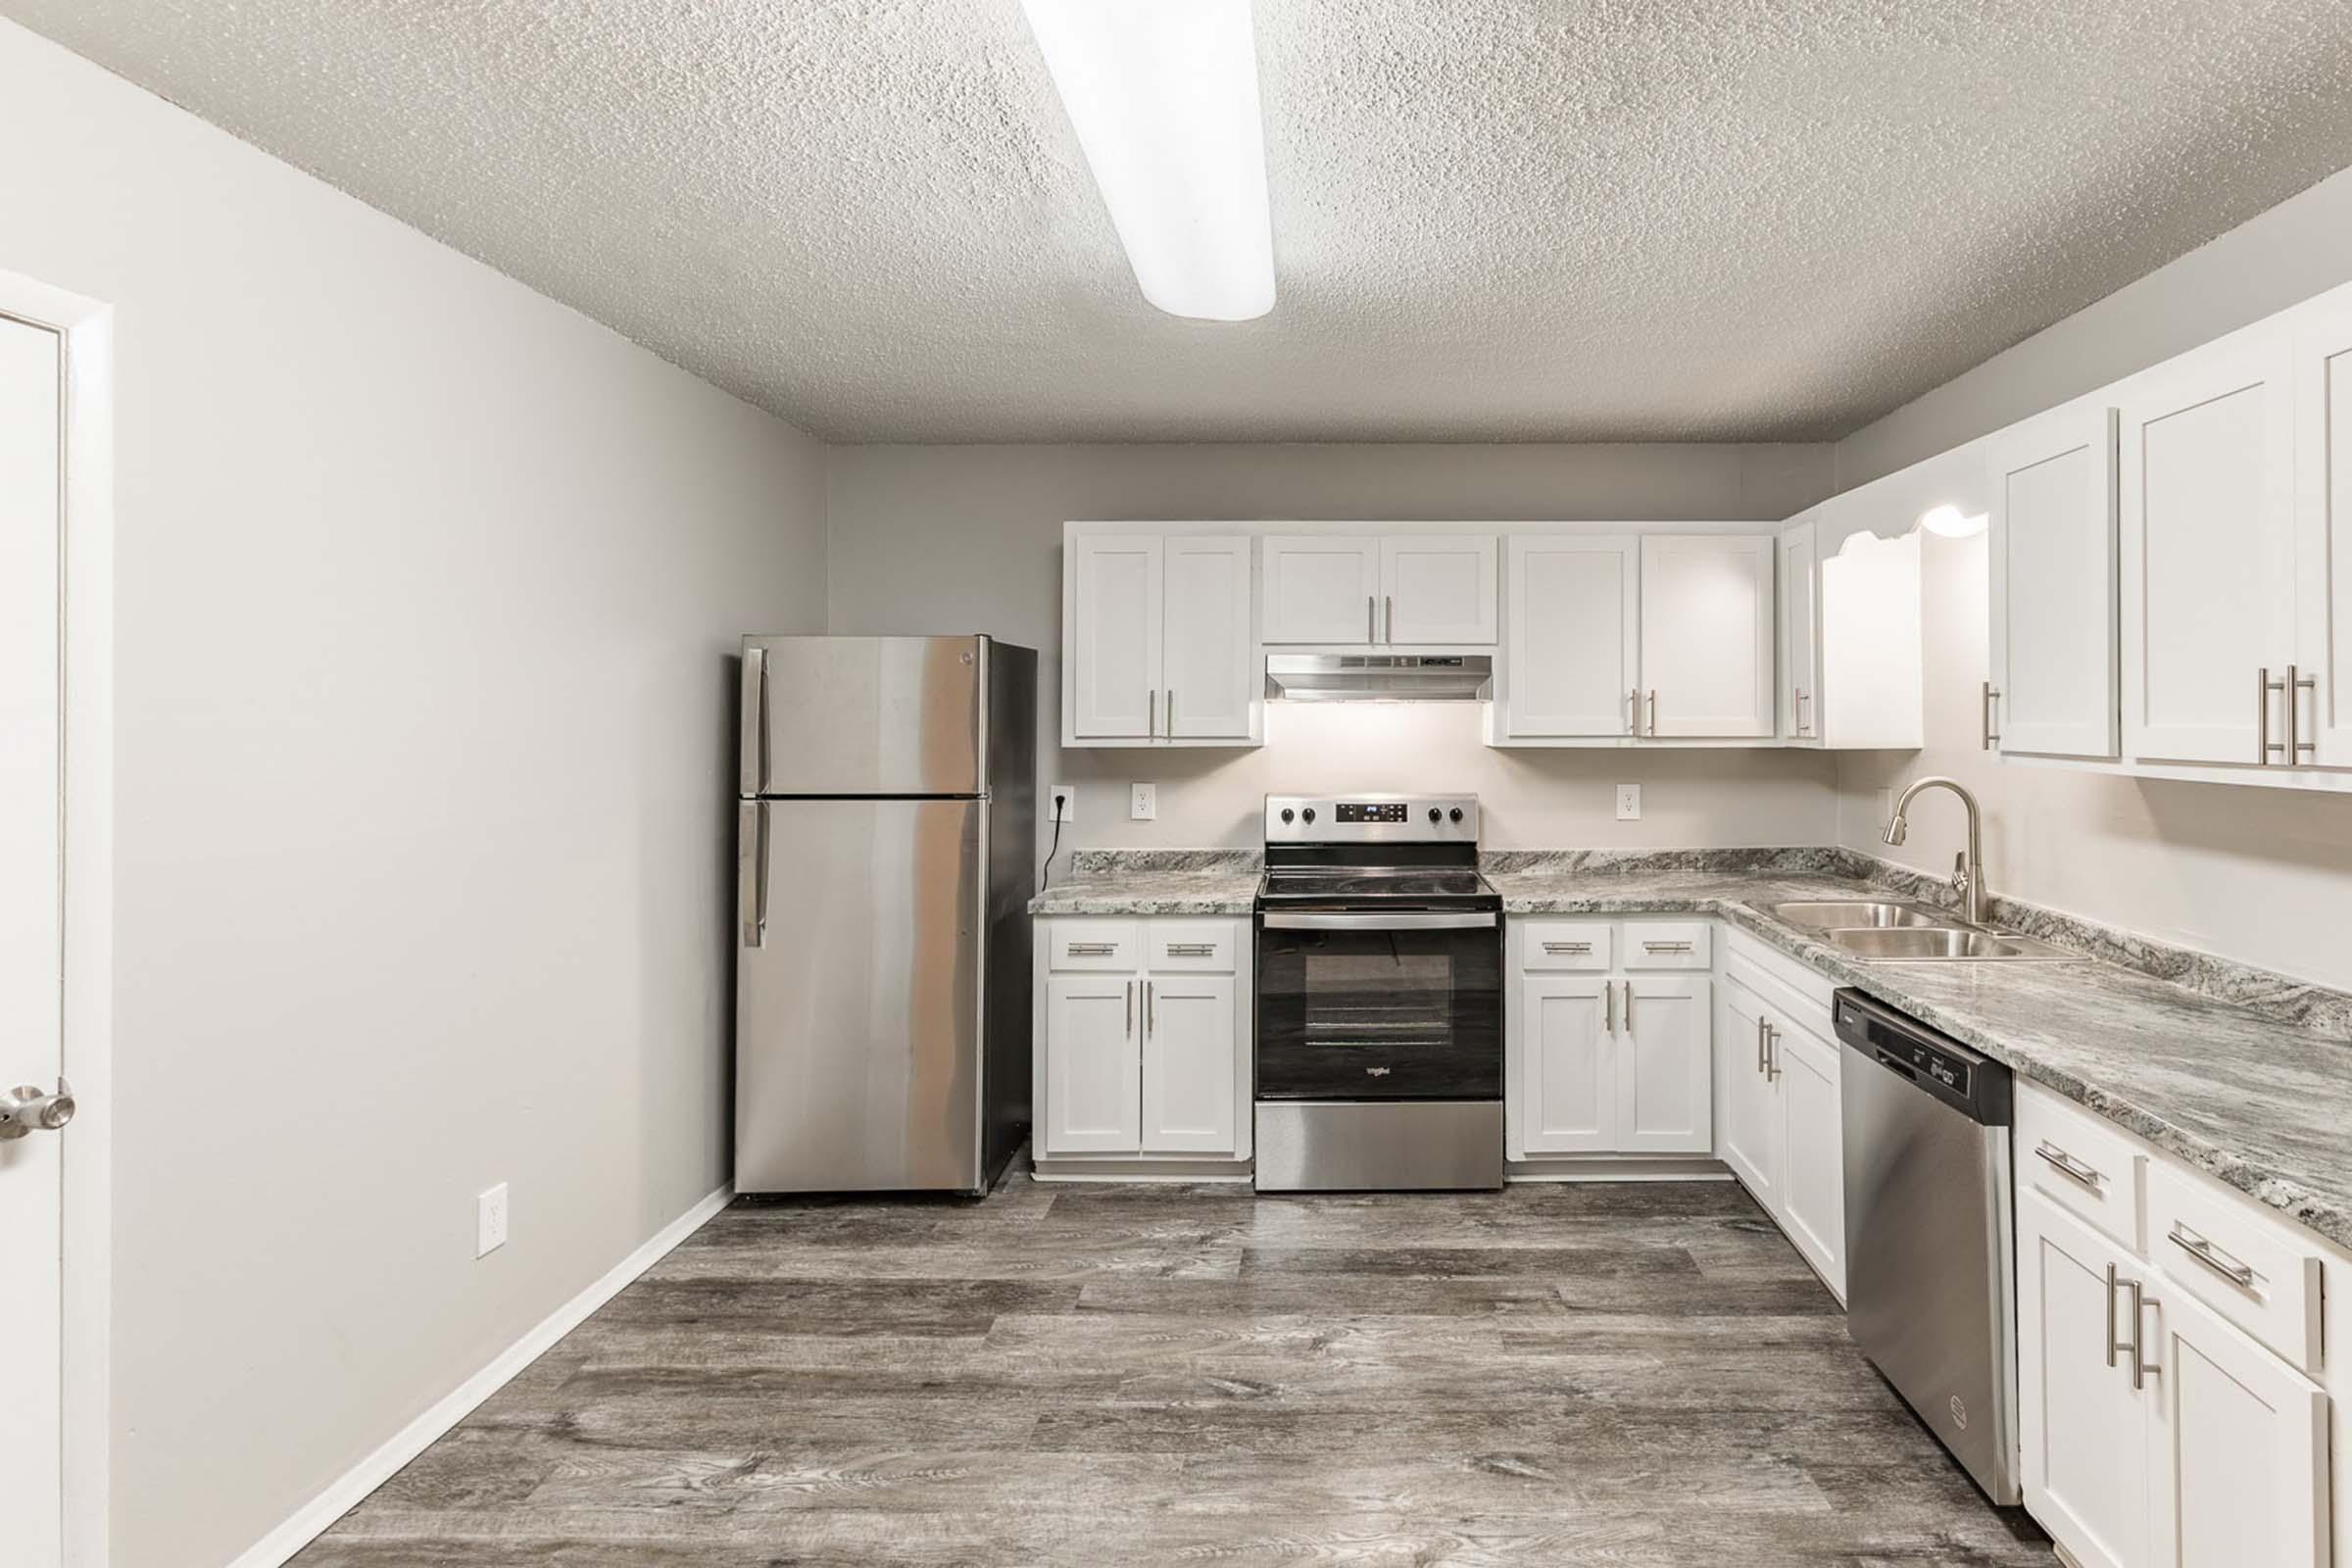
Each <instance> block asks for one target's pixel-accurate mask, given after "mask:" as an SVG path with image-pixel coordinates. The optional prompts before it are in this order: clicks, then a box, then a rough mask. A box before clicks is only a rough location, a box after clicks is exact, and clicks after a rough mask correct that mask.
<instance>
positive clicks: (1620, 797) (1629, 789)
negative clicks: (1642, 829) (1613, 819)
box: [1617, 784, 1642, 822]
mask: <svg viewBox="0 0 2352 1568" xmlns="http://www.w3.org/2000/svg"><path fill="white" fill-rule="evenodd" d="M1617 820H1618V821H1620V822H1639V821H1641V820H1642V786H1641V785H1639V784H1620V785H1618V786H1617Z"/></svg>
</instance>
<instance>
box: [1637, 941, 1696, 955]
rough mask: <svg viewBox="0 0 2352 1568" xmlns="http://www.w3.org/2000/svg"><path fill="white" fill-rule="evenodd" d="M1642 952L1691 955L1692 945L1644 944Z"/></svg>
mask: <svg viewBox="0 0 2352 1568" xmlns="http://www.w3.org/2000/svg"><path fill="white" fill-rule="evenodd" d="M1690 951H1691V944H1690V943H1688V942H1643V943H1642V952H1644V953H1689V952H1690Z"/></svg>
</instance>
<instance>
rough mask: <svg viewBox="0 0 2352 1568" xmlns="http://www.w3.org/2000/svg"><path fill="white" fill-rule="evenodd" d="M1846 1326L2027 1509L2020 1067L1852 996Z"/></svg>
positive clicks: (1847, 1003)
mask: <svg viewBox="0 0 2352 1568" xmlns="http://www.w3.org/2000/svg"><path fill="white" fill-rule="evenodd" d="M1835 1008H1836V1015H1837V1023H1838V1039H1839V1040H1841V1041H1843V1042H1844V1043H1845V1046H1846V1049H1847V1050H1848V1051H1850V1052H1851V1053H1853V1055H1852V1056H1851V1057H1850V1058H1849V1059H1848V1060H1847V1062H1846V1063H1845V1070H1844V1071H1843V1072H1841V1073H1840V1074H1839V1075H1838V1081H1839V1085H1840V1090H1839V1101H1840V1108H1841V1120H1842V1122H1843V1126H1844V1132H1845V1249H1846V1250H1845V1294H1846V1303H1845V1304H1846V1323H1847V1327H1848V1328H1849V1330H1850V1331H1851V1332H1852V1334H1853V1337H1854V1340H1855V1343H1856V1344H1858V1345H1860V1346H1861V1347H1862V1349H1863V1351H1864V1352H1865V1353H1866V1354H1868V1355H1869V1357H1870V1358H1871V1360H1872V1361H1873V1362H1875V1363H1876V1364H1877V1366H1878V1368H1879V1370H1880V1371H1881V1372H1883V1373H1885V1374H1886V1376H1887V1382H1889V1383H1891V1384H1893V1385H1894V1389H1895V1392H1896V1393H1898V1394H1900V1395H1901V1396H1902V1397H1903V1398H1904V1399H1905V1400H1906V1401H1908V1402H1909V1404H1910V1406H1911V1408H1912V1409H1913V1410H1915V1411H1917V1412H1918V1413H1919V1418H1920V1419H1921V1420H1922V1421H1924V1422H1926V1423H1927V1425H1928V1430H1929V1431H1931V1432H1933V1433H1935V1434H1936V1438H1937V1439H1938V1440H1939V1441H1940V1442H1941V1443H1942V1444H1943V1446H1945V1447H1946V1448H1948V1449H1950V1450H1951V1453H1952V1457H1953V1458H1955V1459H1957V1460H1959V1461H1960V1464H1961V1467H1962V1468H1963V1469H1965V1470H1966V1471H1967V1472H1968V1473H1969V1475H1970V1476H1971V1477H1972V1478H1973V1479H1974V1480H1975V1481H1976V1483H1977V1485H1978V1486H1980V1487H1982V1488H1983V1489H1984V1490H1985V1495H1986V1496H1988V1497H1990V1498H1991V1499H1992V1500H1993V1501H1994V1502H1997V1503H2004V1504H2009V1503H2015V1502H2017V1501H2019V1500H2020V1496H2021V1494H2020V1492H2019V1489H2018V1437H2017V1306H2016V1302H2017V1289H2016V1280H2015V1265H2014V1262H2013V1259H2014V1257H2015V1255H2016V1253H2015V1245H2014V1241H2013V1238H2012V1235H2011V1219H2010V1216H2011V1214H2012V1213H2013V1212H2014V1210H2013V1209H2012V1208H2011V1206H2010V1169H2009V1124H2010V1104H2011V1083H2010V1077H2009V1069H2008V1068H2007V1067H2005V1066H2003V1065H2002V1064H2001V1063H1999V1062H1997V1061H1994V1060H1993V1059H1992V1058H1991V1057H1989V1056H1986V1055H1985V1054H1982V1053H1981V1052H1976V1051H1972V1050H1970V1049H1969V1048H1968V1047H1966V1046H1964V1045H1962V1044H1961V1043H1960V1042H1959V1041H1957V1040H1954V1039H1952V1038H1951V1037H1950V1036H1948V1035H1945V1034H1942V1033H1940V1032H1938V1031H1936V1030H1935V1029H1931V1028H1929V1027H1928V1026H1927V1025H1925V1024H1923V1023H1921V1022H1919V1021H1918V1020H1917V1019H1915V1018H1910V1017H1906V1016H1905V1015H1904V1014H1902V1013H1900V1012H1897V1011H1895V1010H1894V1009H1893V1008H1892V1007H1889V1006H1887V1005H1886V1004H1885V1003H1883V1002H1879V1001H1877V1000H1875V999H1873V998H1870V997H1866V996H1864V995H1863V994H1862V993H1861V992H1859V991H1855V990H1852V989H1851V988H1847V989H1843V990H1840V991H1839V992H1838V995H1837V998H1836V1001H1835Z"/></svg>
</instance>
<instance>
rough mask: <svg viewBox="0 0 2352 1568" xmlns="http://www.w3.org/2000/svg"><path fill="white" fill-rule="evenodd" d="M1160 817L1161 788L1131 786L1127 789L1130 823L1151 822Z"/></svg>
mask: <svg viewBox="0 0 2352 1568" xmlns="http://www.w3.org/2000/svg"><path fill="white" fill-rule="evenodd" d="M1157 815H1159V787H1158V786H1157V785H1155V784H1130V785H1129V786H1128V787H1127V816H1128V819H1129V820H1130V821H1135V822H1149V821H1151V820H1152V818H1153V817H1155V816H1157Z"/></svg>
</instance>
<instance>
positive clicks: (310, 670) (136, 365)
mask: <svg viewBox="0 0 2352 1568" xmlns="http://www.w3.org/2000/svg"><path fill="white" fill-rule="evenodd" d="M0 145H4V146H8V147H12V148H16V149H21V150H26V151H24V152H21V153H20V155H18V156H13V157H10V158H9V159H8V161H7V167H8V173H7V181H6V184H7V191H8V196H7V200H6V201H5V202H0V266H5V267H8V268H10V269H11V270H18V271H22V272H25V273H27V274H29V275H32V276H34V277H37V278H39V279H41V280H43V281H45V282H48V283H52V284H54V285H56V286H58V287H61V288H66V289H71V290H73V291H75V292H78V293H81V294H85V295H92V296H96V297H98V298H102V299H106V300H110V301H112V302H114V303H115V305H116V306H117V307H118V311H117V332H118V337H117V344H118V358H117V374H118V382H119V385H120V387H121V404H120V408H119V411H118V426H117V435H118V443H119V461H118V467H117V475H116V479H117V500H118V518H119V521H118V527H119V535H118V559H117V577H118V595H119V597H118V603H117V607H116V610H117V615H116V621H117V627H118V646H117V676H118V691H117V704H118V709H117V711H118V737H117V739H118V747H117V750H118V756H117V765H118V775H117V776H118V784H119V795H118V800H117V814H116V830H117V833H118V844H117V848H116V860H115V863H116V893H117V899H118V913H119V922H118V930H117V933H116V950H115V959H116V975H117V984H118V995H117V998H116V1005H115V1021H116V1031H117V1033H116V1073H115V1081H116V1086H117V1094H116V1099H117V1102H118V1103H115V1104H112V1105H109V1106H106V1107H103V1109H104V1112H105V1113H109V1114H112V1115H113V1116H114V1117H115V1151H116V1167H117V1168H116V1173H115V1221H116V1245H115V1276H114V1314H113V1315H114V1334H115V1378H114V1388H115V1401H116V1403H115V1411H114V1431H115V1464H116V1473H115V1478H114V1515H115V1525H116V1531H117V1538H116V1547H117V1550H116V1555H115V1559H114V1560H115V1562H116V1564H117V1565H118V1568H188V1565H192V1564H218V1563H223V1562H226V1561H228V1560H230V1559H231V1558H233V1557H235V1556H236V1555H237V1554H238V1553H239V1552H241V1551H243V1550H244V1549H245V1548H247V1547H248V1546H250V1545H252V1544H253V1543H254V1542H255V1541H256V1540H257V1539H259V1538H260V1537H261V1536H262V1535H263V1534H264V1533H265V1532H266V1531H268V1530H270V1529H271V1528H273V1527H275V1526H276V1525H278V1524H279V1523H280V1522H281V1521H283V1520H284V1519H285V1518H286V1517H287V1516H288V1515H289V1514H291V1513H293V1512H294V1510H295V1509H296V1508H298V1507H299V1506H301V1505H302V1504H304V1503H306V1502H308V1501H309V1500H310V1499H311V1498H312V1497H313V1495H316V1494H317V1493H318V1492H319V1490H320V1489H321V1488H322V1487H324V1486H325V1485H326V1484H327V1483H329V1482H330V1481H332V1480H334V1479H335V1478H337V1477H338V1476H340V1475H341V1474H342V1473H343V1472H345V1471H346V1470H348V1469H349V1468H350V1467H351V1466H352V1465H353V1464H354V1463H356V1462H357V1461H358V1460H360V1459H361V1458H362V1457H363V1456H364V1455H366V1454H367V1453H368V1452H369V1451H370V1450H372V1449H373V1448H375V1447H376V1446H378V1445H379V1444H381V1443H383V1442H384V1441H385V1440H386V1439H388V1438H390V1437H391V1436H392V1435H393V1434H394V1433H395V1432H397V1431H398V1430H399V1429H400V1428H401V1427H403V1426H404V1425H406V1424H407V1423H408V1422H409V1421H410V1420H411V1419H413V1418H414V1417H415V1416H417V1414H418V1413H419V1412H420V1411H422V1410H423V1409H424V1408H426V1407H427V1406H428V1405H430V1404H431V1403H432V1402H433V1401H434V1400H436V1399H438V1398H439V1397H442V1396H443V1395H445V1394H447V1393H448V1392H449V1391H450V1390H451V1389H453V1388H454V1387H456V1386H457V1385H458V1384H459V1383H460V1382H462V1381H463V1380H464V1379H465V1378H466V1377H467V1376H468V1375H470V1374H471V1373H473V1372H474V1371H475V1370H477V1369H478V1368H479V1367H481V1366H482V1365H483V1364H484V1363H486V1362H488V1361H489V1360H490V1359H491V1358H492V1357H493V1356H495V1355H497V1354H498V1353H499V1352H501V1351H502V1350H504V1349H506V1348H508V1347H509V1346H511V1345H512V1344H513V1343H514V1342H515V1340H516V1339H517V1338H519V1337H520V1336H521V1335H522V1334H523V1332H524V1331H525V1330H526V1329H528V1328H529V1327H530V1326H531V1325H532V1324H534V1323H536V1322H537V1321H538V1320H540V1319H541V1318H543V1317H544V1316H546V1315H547V1314H548V1313H549V1312H550V1311H551V1310H553V1309H554V1308H555V1307H557V1306H558V1305H560V1304H561V1303H562V1302H564V1300H566V1299H569V1298H570V1297H572V1296H574V1295H575V1294H577V1293H578V1292H579V1291H580V1290H582V1289H583V1288H584V1287H586V1286H587V1285H589V1284H590V1283H591V1282H592V1281H594V1280H596V1279H597V1278H598V1277H599V1276H601V1275H602V1274H604V1273H605V1272H606V1271H607V1270H609V1269H610V1268H612V1266H613V1264H614V1263H616V1262H618V1261H619V1260H620V1259H621V1258H622V1257H624V1256H626V1255H627V1254H628V1253H629V1252H630V1251H631V1250H633V1249H634V1248H635V1247H636V1246H637V1245H638V1244H639V1243H641V1242H643V1241H644V1240H645V1239H646V1238H647V1237H649V1236H650V1235H652V1234H653V1233H654V1232H655V1231H657V1230H659V1229H660V1228H661V1227H662V1225H663V1224H664V1223H666V1222H667V1221H668V1220H670V1219H671V1218H673V1217H675V1216H676V1215H677V1214H679V1213H680V1212H681V1211H683V1210H684V1209H686V1208H687V1207H688V1206H690V1205H691V1204H692V1203H693V1202H694V1201H696V1200H697V1199H699V1198H701V1197H702V1196H703V1195H705V1194H707V1193H709V1192H710V1191H711V1189H712V1188H714V1187H716V1186H718V1185H719V1184H720V1182H721V1181H722V1180H724V1178H725V1175H726V1151H727V1132H726V1125H725V1117H726V1112H725V1106H726V1089H725V1085H726V1055H727V1046H728V1041H729V1038H730V1028H729V1020H730V1016H731V1004H730V1000H729V985H730V975H729V969H728V956H729V954H730V953H731V951H732V947H731V944H730V941H729V937H728V906H729V888H730V886H731V881H732V864H731V843H730V840H731V835H732V825H733V824H732V812H731V809H730V807H729V804H728V796H729V791H730V788H731V779H732V768H731V765H730V761H731V758H732V754H733V729H732V693H733V676H732V653H733V649H734V645H735V639H736V637H737V635H738V634H739V633H740V632H741V631H742V630H743V629H744V628H745V627H747V626H751V625H755V624H757V625H760V626H763V627H778V628H792V627H799V628H806V629H816V628H818V627H820V626H821V625H822V623H823V616H824V548H825V541H824V532H823V507H824V493H823V477H822V452H821V449H819V448H817V447H816V446H815V445H814V444H813V443H811V442H809V440H807V439H806V438H804V437H802V436H800V435H799V434H797V433H796V432H794V431H793V430H791V429H790V428H789V427H787V426H785V425H783V424H781V423H779V422H777V421H776V420H774V419H772V418H770V417H767V416H765V415H763V414H760V413H758V412H756V411H754V410H753V409H750V408H748V407H746V406H745V405H743V404H741V403H738V402H735V401H734V400H733V399H730V398H728V397H726V396H725V395H724V394H722V393H719V392H717V391H715V390H713V389H712V388H711V387H709V386H707V385H705V384H703V383H702V382H699V381H696V380H694V379H692V378H691V377H689V376H687V375H686V374H684V373H683V372H681V371H679V370H676V369H674V368H671V367H669V366H666V365H664V364H662V363H661V362H660V361H659V360H657V359H655V358H654V356H652V355H651V354H648V353H646V352H644V351H643V350H641V349H638V348H635V347H632V346H631V345H629V344H628V343H626V342H624V341H622V340H621V339H620V338H619V337H618V336H616V335H615V334H613V333H612V332H610V331H608V330H606V329H605V328H603V327H601V326H597V325H595V324H593V323H591V322H590V321H588V320H587V319H585V318H583V317H581V316H579V315H577V314H575V313H573V312H572V311H570V310H567V309H565V308H564V307H562V306H559V305H556V304H554V303H553V302H551V301H549V300H547V299H544V298H542V297H540V296H538V295H535V294H533V293H531V292H530V291H528V290H527V289H525V288H523V287H522V286H521V285H519V284H517V283H515V282H513V281H511V280H509V279H507V278H505V277H502V276H500V275H498V274H496V273H494V272H492V271H490V270H488V269H487V268H484V267H482V266H480V265H479V264H477V263H474V262H471V261H468V260H466V258H464V257H462V256H460V255H458V254H457V253H456V252H454V251H451V250H449V249H447V248H445V247H443V246H441V245H439V244H436V243H434V242H432V241H429V240H427V239H425V238H424V237H422V236H421V235H419V234H417V232H416V231H414V230H412V229H409V228H406V227H404V226H402V225H401V224H399V223H397V222H395V221H392V220H391V219H389V218H386V217H384V216H383V215H382V214H380V213H376V212H373V211H371V210H370V209H368V208H366V207H364V206H362V205H360V204H359V203H358V202H356V201H353V200H351V199H350V198H348V197H345V196H342V195H339V194H337V193H336V192H335V191H333V190H331V189H329V188H328V187H327V186H325V185H323V184H321V183H319V181H317V180H314V179H312V178H310V177H309V176H307V175H304V174H301V173H299V172H296V171H294V170H293V169H291V168H289V167H288V166H286V165H284V164H281V163H278V162H275V161H274V160H271V159H270V158H267V157H265V156H264V155H262V154H261V153H259V152H256V151H254V150H253V149H251V148H249V147H247V146H245V145H243V144H242V143H240V142H237V141H236V140H234V139H233V138H231V137H230V136H228V135H227V134H226V133H224V132H222V131H220V130H217V129H214V128H213V127H211V126H209V125H207V124H204V123H201V122H199V121H197V120H195V119H193V118H191V117H190V116H188V115H186V114H183V113H181V112H180V111H179V110H177V109H174V108H172V106H170V105H169V104H166V103H165V102H163V101H162V100H161V99H158V98H154V97H151V96H149V95H147V94H146V93H144V92H141V91H139V90H137V89H135V88H133V87H131V86H129V85H128V84H126V83H124V82H123V81H122V80H121V79H119V78H117V77H114V76H111V75H108V74H107V73H104V72H102V71H100V70H99V69H98V68H97V67H95V66H92V65H89V64H87V63H86V62H84V61H81V60H79V59H76V58H75V57H73V56H72V55H70V54H68V53H67V52H66V51H64V50H63V49H60V48H58V47H56V46H55V45H53V44H50V43H47V42H45V41H42V40H39V39H37V38H35V37H34V36H33V35H32V34H30V33H27V32H25V31H24V30H23V29H21V28H19V27H17V26H16V25H13V24H8V23H0ZM32 149H37V154H36V153H34V152H32V151H30V150H32ZM224 1095H233V1097H234V1098H233V1101H228V1102H225V1103H224V1100H223V1096H224ZM500 1181H505V1182H508V1183H511V1184H512V1188H513V1227H514V1228H513V1240H512V1241H511V1242H510V1243H509V1244H508V1246H507V1247H506V1249H505V1250H503V1251H499V1252H496V1253H493V1254H492V1255H491V1256H490V1257H488V1258H486V1259H483V1260H482V1261H479V1262H476V1261H475V1260H474V1257H473V1245H472V1244H473V1199H474V1194H475V1193H477V1192H479V1191H480V1190H481V1189H483V1188H486V1187H489V1186H490V1185H492V1184H493V1183H496V1182H500Z"/></svg>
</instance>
